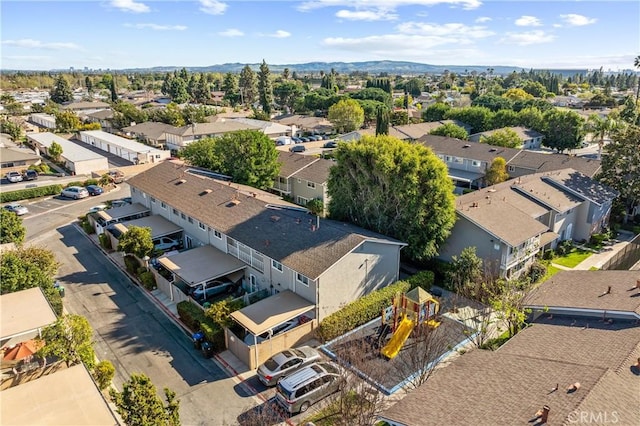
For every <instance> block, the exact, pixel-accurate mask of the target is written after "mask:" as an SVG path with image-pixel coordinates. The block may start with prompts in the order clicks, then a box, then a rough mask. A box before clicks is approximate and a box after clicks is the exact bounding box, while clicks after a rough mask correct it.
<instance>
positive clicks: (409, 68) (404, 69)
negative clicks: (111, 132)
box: [111, 61, 587, 75]
mask: <svg viewBox="0 0 640 426" xmlns="http://www.w3.org/2000/svg"><path fill="white" fill-rule="evenodd" d="M246 65H249V67H250V68H251V69H253V70H255V71H257V70H258V69H259V68H260V63H255V64H243V63H238V62H236V63H227V64H220V65H210V66H205V67H186V66H185V67H184V68H185V69H186V70H187V71H190V72H220V73H227V72H232V73H238V72H240V71H241V70H242V68H244V67H245V66H246ZM267 65H269V70H270V71H271V72H275V73H280V72H282V71H283V70H284V69H285V68H288V69H289V71H290V72H292V73H293V72H294V71H295V72H297V73H303V74H308V73H319V72H320V71H324V72H326V73H328V72H330V71H331V69H334V70H336V72H339V73H341V74H348V73H352V72H366V73H369V74H374V75H375V74H380V73H387V74H389V75H411V74H414V75H417V74H442V73H443V72H444V71H446V70H448V71H450V72H453V73H456V74H463V73H471V72H473V71H475V72H477V73H482V72H484V73H487V72H489V70H491V72H492V73H493V74H502V75H504V74H510V73H512V72H513V71H516V72H520V71H522V70H523V69H524V70H525V71H528V70H529V69H528V68H521V67H515V66H506V65H491V66H489V65H487V66H484V65H429V64H421V63H417V62H404V61H366V62H307V63H304V64H278V65H275V64H267ZM182 68H183V67H182V66H161V67H152V68H136V69H124V70H117V71H118V72H173V71H174V70H179V69H182ZM111 71H116V70H111ZM549 71H551V72H554V73H560V74H564V75H573V74H576V73H585V72H587V70H586V69H574V70H566V69H563V70H549Z"/></svg>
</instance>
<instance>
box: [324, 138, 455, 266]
mask: <svg viewBox="0 0 640 426" xmlns="http://www.w3.org/2000/svg"><path fill="white" fill-rule="evenodd" d="M334 156H335V158H336V160H337V164H336V165H334V166H333V167H332V168H331V171H330V173H329V181H328V190H329V195H330V196H331V201H330V204H329V212H330V216H331V217H333V218H335V219H338V220H347V221H350V222H352V223H355V224H357V225H359V226H362V227H364V228H367V229H371V230H373V231H376V232H380V233H382V234H385V235H388V236H390V237H394V238H398V239H399V240H401V241H405V242H407V243H408V244H409V246H408V247H407V248H406V249H405V250H406V254H407V255H408V256H409V257H410V258H412V259H416V260H424V259H428V258H430V257H432V256H434V255H436V254H437V252H438V248H439V246H440V245H441V244H442V242H443V241H444V240H445V238H446V237H447V236H448V235H449V231H450V230H451V227H452V226H453V223H454V221H455V204H454V203H455V200H454V196H453V183H452V182H451V179H450V178H449V177H448V175H447V168H446V166H445V164H444V163H443V162H442V161H440V159H439V158H438V157H437V156H436V155H435V154H433V152H432V151H431V150H430V149H428V148H426V147H424V146H423V145H419V144H408V143H406V142H403V141H400V140H399V139H397V138H393V137H390V136H377V137H372V136H364V137H363V138H361V139H360V140H358V141H355V142H351V143H349V144H341V145H340V147H339V148H338V149H337V150H335V151H334Z"/></svg>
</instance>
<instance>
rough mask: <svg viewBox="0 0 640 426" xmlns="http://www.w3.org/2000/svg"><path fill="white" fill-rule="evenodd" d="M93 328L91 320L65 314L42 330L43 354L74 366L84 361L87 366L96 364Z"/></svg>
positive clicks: (41, 352)
mask: <svg viewBox="0 0 640 426" xmlns="http://www.w3.org/2000/svg"><path fill="white" fill-rule="evenodd" d="M92 337H93V329H92V328H91V325H90V324H89V321H87V319H86V318H85V317H83V316H80V315H72V314H68V315H63V316H61V317H60V318H58V320H57V321H56V322H55V323H54V324H52V325H50V326H49V327H46V328H45V329H44V330H43V331H42V340H44V341H45V342H46V344H45V346H43V347H42V349H40V350H39V353H40V354H41V355H45V356H52V355H53V356H55V357H57V358H59V359H60V360H62V361H64V362H66V363H67V366H72V365H75V364H78V363H80V362H83V363H84V364H85V365H86V366H87V368H89V369H92V368H93V366H94V365H95V357H96V354H95V352H94V351H93V346H92V340H91V339H92Z"/></svg>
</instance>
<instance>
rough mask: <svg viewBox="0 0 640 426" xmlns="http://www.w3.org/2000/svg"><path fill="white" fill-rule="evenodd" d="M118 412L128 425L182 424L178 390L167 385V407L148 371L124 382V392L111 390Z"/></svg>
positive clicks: (168, 425) (161, 425)
mask: <svg viewBox="0 0 640 426" xmlns="http://www.w3.org/2000/svg"><path fill="white" fill-rule="evenodd" d="M109 393H110V395H111V399H112V400H113V402H114V404H115V405H116V411H117V412H118V414H120V417H122V420H123V421H124V424H125V425H127V426H139V425H145V426H179V425H180V417H179V408H180V401H179V400H176V399H175V396H176V394H175V392H173V391H171V390H170V389H168V388H164V395H165V398H166V400H167V405H166V406H165V405H164V403H163V402H162V400H161V399H160V398H159V397H158V394H157V391H156V387H155V385H154V384H153V383H152V382H151V379H150V378H149V377H147V376H146V375H144V374H136V373H134V374H132V375H131V377H130V378H129V380H128V381H127V382H126V383H125V384H124V385H123V387H122V392H117V391H115V390H113V389H111V390H110V392H109Z"/></svg>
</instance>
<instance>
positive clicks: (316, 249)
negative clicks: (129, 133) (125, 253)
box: [128, 161, 404, 279]
mask: <svg viewBox="0 0 640 426" xmlns="http://www.w3.org/2000/svg"><path fill="white" fill-rule="evenodd" d="M186 170H187V167H183V166H181V165H179V164H176V163H174V162H171V161H165V162H163V163H160V164H158V165H157V166H155V167H153V168H151V169H149V170H147V171H146V172H143V173H140V174H138V175H137V176H134V177H132V178H130V179H129V181H128V183H129V185H130V186H132V187H135V188H139V189H140V190H141V191H144V192H145V193H147V194H149V195H150V196H152V197H155V198H157V199H159V200H161V201H164V202H166V203H167V204H169V205H170V206H172V207H175V208H177V209H179V210H181V211H182V212H184V213H185V214H187V215H189V216H191V217H193V218H194V219H196V220H198V221H200V222H202V223H204V224H206V225H208V226H210V227H211V228H215V229H217V230H219V231H221V232H223V233H225V234H226V235H228V236H230V237H231V238H233V239H236V240H238V241H240V242H241V243H243V244H245V245H247V246H249V247H252V248H253V249H254V250H257V251H259V252H261V253H263V254H265V255H266V256H268V257H270V258H272V259H275V260H277V261H279V262H281V263H282V264H284V265H285V266H288V267H290V268H292V269H293V270H295V271H297V272H299V273H301V274H303V275H305V276H307V277H309V278H311V279H316V278H318V277H319V276H320V275H321V274H322V273H323V272H324V271H325V270H327V269H328V268H329V267H330V266H332V265H333V264H335V263H336V262H337V261H338V260H340V259H341V258H342V257H343V256H344V255H346V254H347V253H349V252H351V251H352V250H353V249H355V248H356V247H358V246H359V245H360V244H361V243H363V242H364V241H366V240H382V241H385V242H390V243H393V244H401V245H404V244H403V243H401V242H399V241H397V240H393V239H391V238H387V237H385V236H383V235H380V234H376V233H374V232H370V231H367V230H364V229H362V228H358V227H356V226H353V225H349V224H346V223H342V222H335V221H331V220H325V219H322V220H320V227H319V228H316V227H315V226H314V225H315V224H316V218H315V217H313V216H310V215H309V214H308V213H307V212H306V210H305V209H300V208H299V207H298V208H284V207H279V206H274V205H271V204H269V203H266V202H264V201H263V200H261V199H260V198H259V197H253V196H251V195H247V194H242V193H239V192H238V191H237V190H236V189H235V188H233V187H231V186H229V184H223V183H221V182H219V181H215V180H213V179H210V178H206V177H202V176H196V175H192V174H189V173H186ZM180 180H185V182H183V183H180ZM206 190H211V192H206ZM234 199H235V200H237V201H239V202H238V203H232V200H234Z"/></svg>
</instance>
